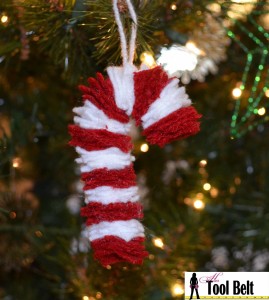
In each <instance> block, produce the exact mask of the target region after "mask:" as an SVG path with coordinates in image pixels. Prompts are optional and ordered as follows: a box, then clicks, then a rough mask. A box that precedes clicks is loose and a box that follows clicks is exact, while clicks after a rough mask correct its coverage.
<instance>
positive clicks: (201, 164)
mask: <svg viewBox="0 0 269 300" xmlns="http://www.w3.org/2000/svg"><path fill="white" fill-rule="evenodd" d="M199 165H200V167H205V166H206V165H207V161H206V160H205V159H202V160H200V162H199Z"/></svg>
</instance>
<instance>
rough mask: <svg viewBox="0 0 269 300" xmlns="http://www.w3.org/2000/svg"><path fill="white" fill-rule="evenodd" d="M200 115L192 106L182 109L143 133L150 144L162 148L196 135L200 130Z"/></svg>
mask: <svg viewBox="0 0 269 300" xmlns="http://www.w3.org/2000/svg"><path fill="white" fill-rule="evenodd" d="M200 118H201V115H199V114H198V113H197V111H196V110H195V108H194V107H193V106H188V107H183V108H181V109H179V110H177V111H175V112H173V113H171V114H170V115H168V116H166V117H164V118H162V119H161V120H160V121H158V122H156V123H154V124H152V125H151V126H149V127H148V128H147V129H145V130H144V131H143V135H145V136H146V137H147V140H148V141H149V142H150V143H151V144H158V145H159V146H161V147H163V146H164V145H165V144H167V143H169V142H172V141H174V140H178V139H183V138H186V137H188V136H190V135H194V134H196V133H197V132H198V131H199V130H200V123H199V122H198V120H199V119H200Z"/></svg>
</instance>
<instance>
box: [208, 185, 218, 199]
mask: <svg viewBox="0 0 269 300" xmlns="http://www.w3.org/2000/svg"><path fill="white" fill-rule="evenodd" d="M218 195H219V190H218V189H217V188H214V187H213V188H212V189H211V190H210V196H211V197H212V198H216V197H218Z"/></svg>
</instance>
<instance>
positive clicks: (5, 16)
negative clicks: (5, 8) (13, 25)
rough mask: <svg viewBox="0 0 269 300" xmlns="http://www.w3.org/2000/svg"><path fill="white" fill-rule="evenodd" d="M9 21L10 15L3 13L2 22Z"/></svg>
mask: <svg viewBox="0 0 269 300" xmlns="http://www.w3.org/2000/svg"><path fill="white" fill-rule="evenodd" d="M7 21H8V16H7V15H2V17H1V22H2V23H6V22H7Z"/></svg>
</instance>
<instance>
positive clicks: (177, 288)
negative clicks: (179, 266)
mask: <svg viewBox="0 0 269 300" xmlns="http://www.w3.org/2000/svg"><path fill="white" fill-rule="evenodd" d="M171 294H172V296H173V297H177V296H180V295H183V294H184V289H183V286H182V284H180V283H179V282H176V283H175V284H173V285H172V287H171Z"/></svg>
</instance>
